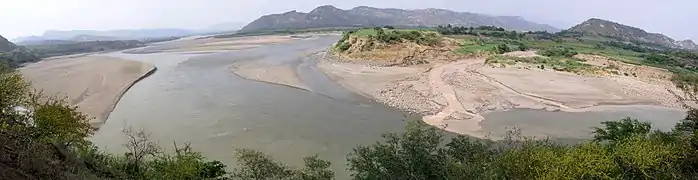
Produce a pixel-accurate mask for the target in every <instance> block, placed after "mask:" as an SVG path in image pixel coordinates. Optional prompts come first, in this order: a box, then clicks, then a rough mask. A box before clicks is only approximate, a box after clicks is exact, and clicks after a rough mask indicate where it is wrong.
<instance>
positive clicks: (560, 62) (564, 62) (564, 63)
mask: <svg viewBox="0 0 698 180" xmlns="http://www.w3.org/2000/svg"><path fill="white" fill-rule="evenodd" d="M517 62H521V63H529V64H536V65H537V67H538V68H540V69H550V68H551V69H553V70H556V71H564V72H571V73H576V74H590V73H598V72H600V71H604V69H603V68H601V67H598V66H593V65H589V64H585V63H583V62H582V60H580V59H576V58H568V57H542V56H536V57H511V56H505V55H495V56H490V57H489V58H487V60H486V61H485V64H501V65H504V66H506V65H514V64H516V63H517Z"/></svg>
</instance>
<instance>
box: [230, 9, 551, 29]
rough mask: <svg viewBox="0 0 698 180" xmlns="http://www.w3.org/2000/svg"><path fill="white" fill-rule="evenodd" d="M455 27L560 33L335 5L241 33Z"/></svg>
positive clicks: (505, 22)
mask: <svg viewBox="0 0 698 180" xmlns="http://www.w3.org/2000/svg"><path fill="white" fill-rule="evenodd" d="M444 24H453V25H458V26H483V25H487V26H498V27H503V28H506V29H512V30H521V31H550V32H554V31H558V29H557V28H555V27H552V26H550V25H546V24H537V23H534V22H530V21H526V20H525V19H523V18H521V17H516V16H490V15H484V14H476V13H468V12H454V11H450V10H444V9H417V10H403V9H381V8H373V7H367V6H359V7H355V8H352V9H350V10H342V9H338V8H336V7H334V6H330V5H325V6H320V7H317V8H315V9H313V10H312V11H310V12H308V13H302V12H297V11H289V12H286V13H282V14H271V15H265V16H262V17H260V18H259V19H257V20H255V21H253V22H251V23H250V24H248V25H246V26H245V27H243V28H242V29H241V31H244V32H249V31H260V30H282V29H306V28H328V27H371V26H386V25H390V26H396V27H435V26H438V25H444Z"/></svg>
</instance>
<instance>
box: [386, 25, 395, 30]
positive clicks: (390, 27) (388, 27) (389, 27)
mask: <svg viewBox="0 0 698 180" xmlns="http://www.w3.org/2000/svg"><path fill="white" fill-rule="evenodd" d="M383 28H385V29H395V27H393V26H389V25H388V26H383Z"/></svg>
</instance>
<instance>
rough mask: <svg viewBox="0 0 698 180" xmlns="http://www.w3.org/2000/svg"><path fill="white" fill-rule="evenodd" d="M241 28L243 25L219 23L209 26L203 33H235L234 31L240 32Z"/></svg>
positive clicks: (238, 23)
mask: <svg viewBox="0 0 698 180" xmlns="http://www.w3.org/2000/svg"><path fill="white" fill-rule="evenodd" d="M243 26H245V23H241V22H226V23H219V24H215V25H213V26H209V27H207V28H206V29H205V30H203V31H206V32H224V31H236V30H240V28H242V27H243Z"/></svg>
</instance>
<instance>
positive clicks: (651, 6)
mask: <svg viewBox="0 0 698 180" xmlns="http://www.w3.org/2000/svg"><path fill="white" fill-rule="evenodd" d="M320 5H334V6H337V7H339V8H342V9H349V8H352V7H355V6H361V5H365V6H372V7H380V8H402V9H422V8H443V9H450V10H454V11H460V12H475V13H484V14H490V15H513V16H522V17H524V18H526V19H528V20H530V21H534V22H538V23H546V24H550V25H553V26H556V27H558V28H568V27H569V26H571V25H574V24H576V23H579V22H581V21H584V20H586V19H589V18H590V17H598V18H602V19H607V20H612V21H616V22H619V23H623V24H627V25H631V26H636V27H639V28H642V29H645V30H647V31H650V32H659V33H663V34H665V35H668V36H671V37H673V38H675V39H679V40H681V39H686V38H691V39H696V40H698V29H696V28H698V0H661V1H659V0H0V35H3V36H5V37H7V38H9V39H13V38H16V37H19V36H28V35H41V34H42V33H43V32H44V31H46V30H49V29H56V30H76V29H81V30H82V29H90V30H107V29H138V28H188V29H202V28H206V27H207V26H211V25H214V24H218V23H224V22H240V23H248V22H250V21H252V20H254V19H256V18H258V17H259V16H261V15H264V14H270V13H282V12H286V11H290V10H298V11H301V12H308V11H310V10H312V9H313V8H315V7H317V6H320Z"/></svg>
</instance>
